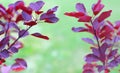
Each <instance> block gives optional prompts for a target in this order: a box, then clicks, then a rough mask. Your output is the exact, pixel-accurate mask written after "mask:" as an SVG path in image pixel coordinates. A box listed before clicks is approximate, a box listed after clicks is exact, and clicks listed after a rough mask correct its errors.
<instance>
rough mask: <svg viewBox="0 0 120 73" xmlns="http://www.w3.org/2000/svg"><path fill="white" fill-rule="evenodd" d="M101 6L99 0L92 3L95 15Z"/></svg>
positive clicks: (102, 6)
mask: <svg viewBox="0 0 120 73" xmlns="http://www.w3.org/2000/svg"><path fill="white" fill-rule="evenodd" d="M103 8H104V5H103V4H101V0H98V2H97V3H96V4H93V5H92V10H93V13H94V15H97V14H98V13H99V12H100V11H101V10H102V9H103Z"/></svg>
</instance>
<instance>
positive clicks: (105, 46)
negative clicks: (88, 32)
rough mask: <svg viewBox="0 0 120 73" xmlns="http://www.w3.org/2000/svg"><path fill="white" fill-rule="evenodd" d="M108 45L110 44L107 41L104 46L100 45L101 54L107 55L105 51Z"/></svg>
mask: <svg viewBox="0 0 120 73" xmlns="http://www.w3.org/2000/svg"><path fill="white" fill-rule="evenodd" d="M108 47H109V46H108V44H107V43H103V44H102V46H101V47H100V51H101V54H103V55H105V52H106V50H107V48H108Z"/></svg>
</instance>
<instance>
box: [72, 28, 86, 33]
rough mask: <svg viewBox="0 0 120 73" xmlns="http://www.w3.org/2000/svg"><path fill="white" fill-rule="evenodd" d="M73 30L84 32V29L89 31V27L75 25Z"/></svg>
mask: <svg viewBox="0 0 120 73" xmlns="http://www.w3.org/2000/svg"><path fill="white" fill-rule="evenodd" d="M72 30H73V31H74V32H84V31H87V30H88V29H86V28H84V27H77V28H76V27H73V28H72Z"/></svg>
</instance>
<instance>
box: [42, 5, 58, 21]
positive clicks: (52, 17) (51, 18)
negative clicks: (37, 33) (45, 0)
mask: <svg viewBox="0 0 120 73" xmlns="http://www.w3.org/2000/svg"><path fill="white" fill-rule="evenodd" d="M57 8H58V7H57V6H56V7H54V8H52V9H49V10H48V11H47V12H46V13H43V14H42V15H41V16H40V20H44V21H45V22H47V23H56V22H57V21H58V20H59V19H58V18H57V17H56V16H55V14H54V12H55V11H56V10H57Z"/></svg>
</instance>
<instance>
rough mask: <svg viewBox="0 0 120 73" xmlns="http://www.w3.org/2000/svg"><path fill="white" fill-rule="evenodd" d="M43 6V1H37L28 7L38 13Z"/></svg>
mask: <svg viewBox="0 0 120 73" xmlns="http://www.w3.org/2000/svg"><path fill="white" fill-rule="evenodd" d="M44 4H45V3H44V2H43V1H37V2H35V3H31V4H30V6H29V7H30V8H32V10H34V11H39V10H40V9H41V8H42V7H43V5H44Z"/></svg>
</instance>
